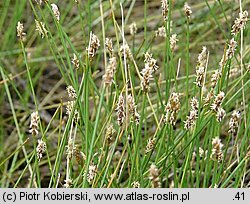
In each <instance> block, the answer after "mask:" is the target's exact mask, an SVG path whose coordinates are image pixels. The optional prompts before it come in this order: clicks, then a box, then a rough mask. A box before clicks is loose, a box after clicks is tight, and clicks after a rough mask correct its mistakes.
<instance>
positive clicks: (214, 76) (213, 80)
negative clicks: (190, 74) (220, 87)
mask: <svg viewBox="0 0 250 204" xmlns="http://www.w3.org/2000/svg"><path fill="white" fill-rule="evenodd" d="M220 77H221V70H215V72H214V73H213V74H212V77H211V88H212V89H214V88H215V86H216V84H217V83H218V81H219V79H220Z"/></svg>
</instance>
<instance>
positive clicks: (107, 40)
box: [105, 38, 114, 57]
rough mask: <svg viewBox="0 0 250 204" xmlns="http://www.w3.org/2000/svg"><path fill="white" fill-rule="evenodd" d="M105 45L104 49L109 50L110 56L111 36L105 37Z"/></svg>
mask: <svg viewBox="0 0 250 204" xmlns="http://www.w3.org/2000/svg"><path fill="white" fill-rule="evenodd" d="M105 47H106V49H107V50H108V52H109V57H112V56H113V52H114V49H113V43H112V39H111V38H106V39H105Z"/></svg>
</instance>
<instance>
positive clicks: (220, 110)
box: [216, 107, 226, 122]
mask: <svg viewBox="0 0 250 204" xmlns="http://www.w3.org/2000/svg"><path fill="white" fill-rule="evenodd" d="M225 116H226V111H225V110H224V109H223V108H221V107H219V108H218V110H217V113H216V120H217V121H218V122H221V121H222V120H223V119H224V117H225Z"/></svg>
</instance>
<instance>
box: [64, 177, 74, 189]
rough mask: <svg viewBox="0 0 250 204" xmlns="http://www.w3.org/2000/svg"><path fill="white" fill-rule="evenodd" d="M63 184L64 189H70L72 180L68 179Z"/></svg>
mask: <svg viewBox="0 0 250 204" xmlns="http://www.w3.org/2000/svg"><path fill="white" fill-rule="evenodd" d="M64 182H65V183H64V185H63V186H64V188H70V186H71V185H72V180H71V179H70V178H67V179H65V180H64Z"/></svg>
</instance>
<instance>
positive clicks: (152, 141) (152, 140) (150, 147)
mask: <svg viewBox="0 0 250 204" xmlns="http://www.w3.org/2000/svg"><path fill="white" fill-rule="evenodd" d="M155 141H156V138H155V137H153V138H149V139H148V143H147V146H146V149H145V152H146V153H149V152H151V151H152V150H153V149H154V147H155Z"/></svg>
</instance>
